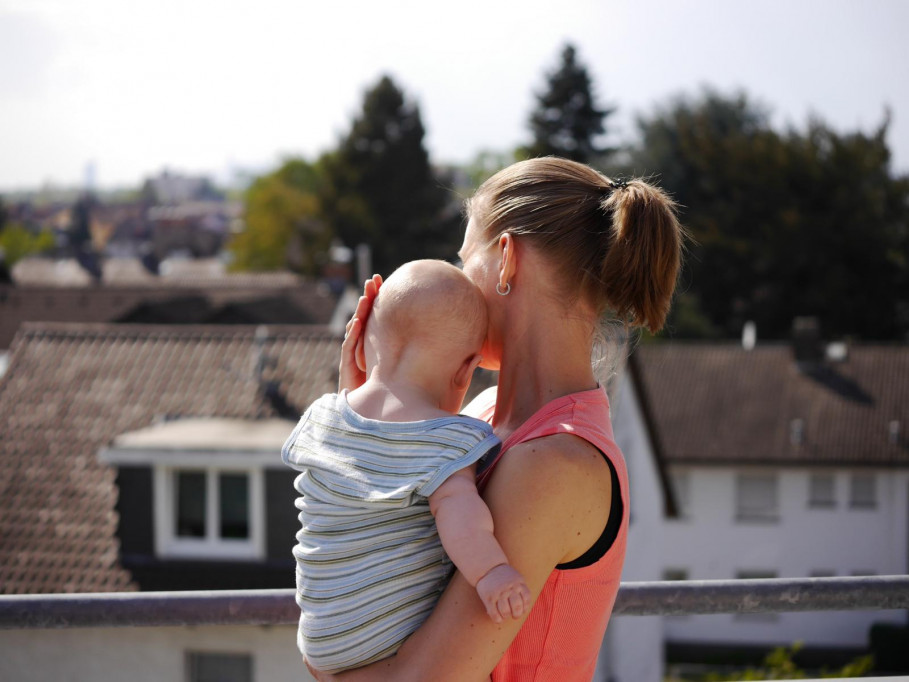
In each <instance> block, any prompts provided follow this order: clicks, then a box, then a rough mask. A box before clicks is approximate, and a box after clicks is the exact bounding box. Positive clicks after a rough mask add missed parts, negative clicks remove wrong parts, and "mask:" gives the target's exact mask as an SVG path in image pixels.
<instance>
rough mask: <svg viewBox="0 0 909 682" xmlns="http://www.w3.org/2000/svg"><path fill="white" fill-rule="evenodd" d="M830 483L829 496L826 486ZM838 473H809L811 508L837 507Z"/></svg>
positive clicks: (809, 505)
mask: <svg viewBox="0 0 909 682" xmlns="http://www.w3.org/2000/svg"><path fill="white" fill-rule="evenodd" d="M828 485H829V492H830V495H829V497H828V496H826V495H825V494H824V493H826V492H828V491H827V490H825V487H826V486H828ZM836 506H837V500H836V474H834V473H830V472H823V471H813V472H810V473H809V474H808V507H809V508H810V509H836Z"/></svg>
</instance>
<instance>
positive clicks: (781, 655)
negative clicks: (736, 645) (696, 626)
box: [703, 642, 874, 682]
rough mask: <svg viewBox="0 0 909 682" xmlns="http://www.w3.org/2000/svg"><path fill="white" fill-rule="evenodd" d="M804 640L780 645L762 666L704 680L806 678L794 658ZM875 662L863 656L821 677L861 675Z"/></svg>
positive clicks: (711, 681)
mask: <svg viewBox="0 0 909 682" xmlns="http://www.w3.org/2000/svg"><path fill="white" fill-rule="evenodd" d="M802 646H803V645H802V642H795V643H794V644H793V645H792V646H791V647H778V648H776V649H774V650H773V651H771V652H770V653H769V654H767V656H766V657H765V658H764V662H763V665H762V666H761V667H760V668H748V669H746V670H742V671H738V672H735V673H708V674H707V675H705V676H704V677H703V682H723V681H724V680H730V681H732V680H804V679H806V678H808V677H816V676H815V675H809V674H807V673H806V672H805V671H803V670H801V669H800V668H799V667H798V666H797V665H796V664H795V662H794V661H793V660H792V658H793V656H794V655H795V654H796V653H798V651H799V650H800V649H801V648H802ZM873 664H874V657H873V656H862V657H860V658H857V659H855V660H854V661H852V662H850V663H848V664H847V665H846V666H844V667H842V668H840V669H838V670H834V671H826V670H824V671H822V672H821V674H820V677H821V678H849V677H861V676H862V675H864V674H865V673H867V672H868V671H869V670H871V668H872V667H873Z"/></svg>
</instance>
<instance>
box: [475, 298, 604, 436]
mask: <svg viewBox="0 0 909 682" xmlns="http://www.w3.org/2000/svg"><path fill="white" fill-rule="evenodd" d="M534 318H535V319H534V320H532V321H529V322H531V323H530V324H527V325H525V326H524V328H523V331H522V332H521V333H519V334H516V335H513V334H509V339H508V341H507V342H506V343H505V346H504V348H503V350H502V358H501V363H500V367H499V383H498V391H497V394H496V412H495V417H494V418H493V422H492V423H493V428H494V429H495V430H496V434H497V435H498V436H499V438H502V439H503V440H504V439H505V438H507V437H508V436H509V435H510V434H511V433H512V432H513V431H514V430H515V429H517V428H518V427H519V426H520V425H521V424H523V423H524V422H526V421H527V420H528V419H530V417H532V416H533V415H534V413H536V412H537V411H538V410H539V409H540V408H541V407H543V406H544V405H545V404H546V403H548V402H550V401H552V400H555V399H556V398H561V397H562V396H566V395H569V394H571V393H577V392H578V391H585V390H590V389H593V388H596V386H597V381H596V378H595V376H594V374H593V369H592V368H591V366H590V353H591V345H592V335H591V333H590V326H589V324H585V323H583V322H582V321H579V320H571V319H564V317H561V316H558V315H554V316H553V317H551V318H549V320H550V322H547V323H543V324H541V323H540V320H541V319H546V318H541V317H540V316H538V315H534ZM509 328H510V329H512V330H513V329H515V327H509Z"/></svg>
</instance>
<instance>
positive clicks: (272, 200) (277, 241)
mask: <svg viewBox="0 0 909 682" xmlns="http://www.w3.org/2000/svg"><path fill="white" fill-rule="evenodd" d="M320 184H321V171H320V169H319V167H318V166H316V165H312V164H309V163H307V162H306V161H304V160H303V159H290V160H288V161H286V162H285V163H284V164H283V165H282V166H281V167H280V168H278V169H277V170H276V171H274V172H273V173H270V174H268V175H264V176H262V177H260V178H258V179H256V180H255V181H254V182H253V183H252V185H250V187H249V189H248V190H247V192H246V197H245V203H246V229H245V230H244V231H243V232H241V233H240V234H238V235H236V236H235V237H234V238H233V239H232V240H231V242H230V244H228V250H229V251H230V252H231V253H232V254H233V257H234V260H233V263H232V265H231V267H232V268H233V269H235V270H279V269H284V268H289V269H292V270H297V271H299V272H302V273H304V274H310V275H311V274H315V273H316V271H317V266H318V264H319V262H320V261H321V260H324V257H325V253H326V252H327V250H328V247H329V245H330V243H331V233H330V231H329V230H328V228H327V227H326V225H325V223H324V220H323V219H322V216H321V212H320V206H321V204H320V200H319V197H318V194H319V190H320Z"/></svg>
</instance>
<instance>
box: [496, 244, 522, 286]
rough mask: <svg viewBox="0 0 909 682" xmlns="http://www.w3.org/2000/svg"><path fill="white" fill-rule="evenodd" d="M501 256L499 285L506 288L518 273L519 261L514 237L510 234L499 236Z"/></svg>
mask: <svg viewBox="0 0 909 682" xmlns="http://www.w3.org/2000/svg"><path fill="white" fill-rule="evenodd" d="M499 254H500V257H501V261H500V263H499V282H498V283H499V284H501V285H502V288H503V289H504V288H505V285H506V284H509V283H510V282H511V280H512V279H513V278H514V273H515V272H516V271H517V267H518V259H517V252H516V249H515V241H514V236H513V235H512V234H511V233H510V232H503V233H502V234H501V235H499Z"/></svg>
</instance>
